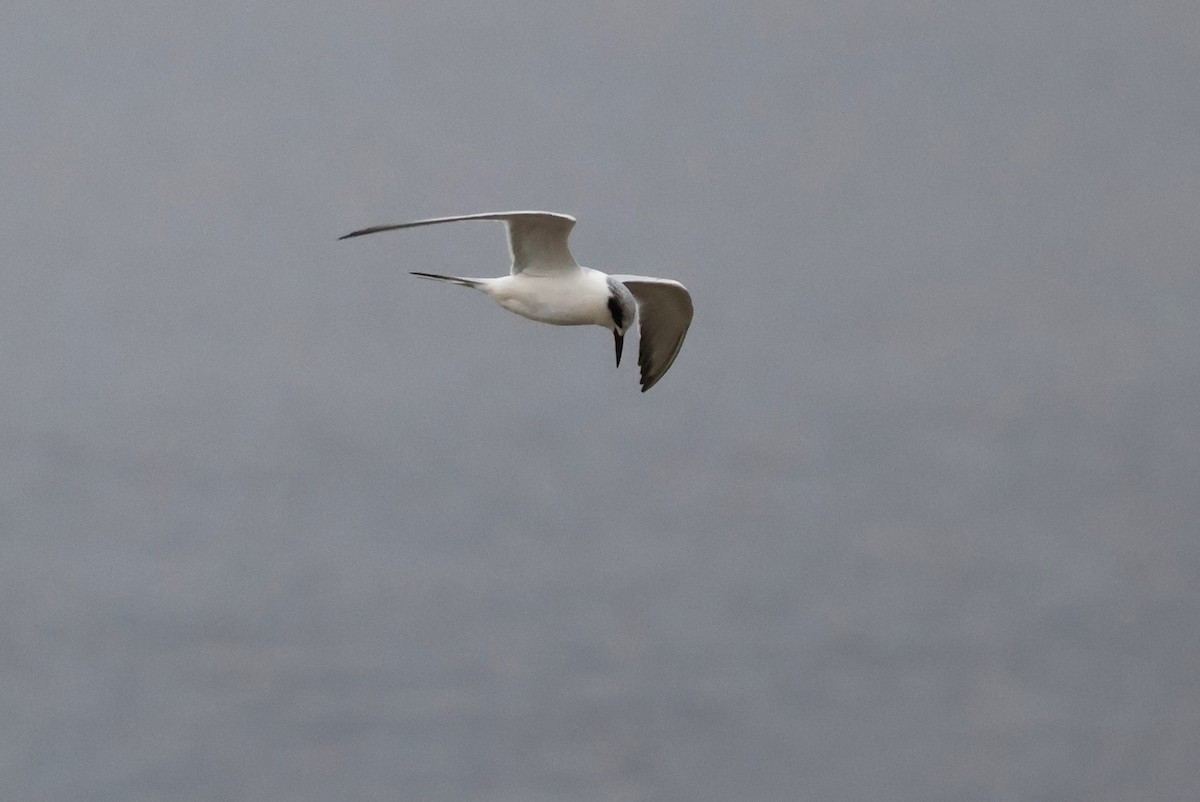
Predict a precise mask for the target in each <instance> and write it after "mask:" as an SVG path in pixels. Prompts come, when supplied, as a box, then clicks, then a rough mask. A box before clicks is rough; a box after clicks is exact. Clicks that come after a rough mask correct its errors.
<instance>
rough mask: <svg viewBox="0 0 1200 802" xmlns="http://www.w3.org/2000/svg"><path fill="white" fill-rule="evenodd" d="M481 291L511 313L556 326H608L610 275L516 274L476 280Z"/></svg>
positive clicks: (582, 270)
mask: <svg viewBox="0 0 1200 802" xmlns="http://www.w3.org/2000/svg"><path fill="white" fill-rule="evenodd" d="M475 281H478V282H479V284H480V286H479V289H481V290H483V291H484V292H486V293H487V294H488V295H490V296H491V298H492V300H493V301H495V302H496V303H498V304H500V306H502V307H504V308H505V309H507V310H508V311H510V312H515V313H517V314H518V315H520V316H521V317H527V318H529V319H530V320H537V321H540V322H542V323H552V324H554V325H555V326H590V325H595V326H604V327H605V328H607V327H608V325H609V322H610V321H611V319H612V318H611V314H610V312H609V309H608V298H609V295H610V294H611V293H610V292H609V288H608V275H607V274H605V273H601V272H600V271H599V270H593V269H592V268H590V267H578V268H576V269H575V270H564V271H561V272H558V273H554V274H552V275H547V276H534V275H530V274H527V273H517V274H516V275H514V276H501V277H499V278H489V279H475Z"/></svg>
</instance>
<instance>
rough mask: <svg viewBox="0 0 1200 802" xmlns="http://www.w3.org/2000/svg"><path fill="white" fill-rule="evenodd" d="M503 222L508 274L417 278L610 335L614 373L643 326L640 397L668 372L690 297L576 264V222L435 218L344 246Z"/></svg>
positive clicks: (646, 280) (547, 216)
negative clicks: (632, 332) (448, 226)
mask: <svg viewBox="0 0 1200 802" xmlns="http://www.w3.org/2000/svg"><path fill="white" fill-rule="evenodd" d="M459 220H501V221H503V222H504V223H505V224H506V225H507V226H508V247H509V251H510V252H511V254H512V267H511V268H510V269H509V275H507V276H500V277H499V278H462V277H461V276H442V275H439V274H436V273H418V272H415V271H414V272H413V275H414V276H420V277H421V278H427V279H433V280H434V281H447V282H450V283H451V284H458V285H460V286H463V287H471V288H472V289H476V290H482V291H483V292H485V293H487V294H488V295H489V296H490V297H491V299H492V300H493V301H495V302H496V303H497V304H499V305H500V306H502V307H504V308H505V309H507V310H508V311H510V312H516V313H517V314H518V315H520V316H521V317H527V318H529V319H530V320H538V321H541V322H542V323H552V324H554V325H556V326H600V327H602V328H606V329H608V330H610V331H611V332H612V333H613V339H614V341H615V342H616V349H617V367H620V366H621V349H622V347H623V346H624V343H625V332H627V331H629V329H630V328H632V327H633V323H634V320H635V319H636V320H638V322H639V334H640V337H641V339H640V342H639V344H638V366H639V367H640V368H641V374H642V392H643V393H644V392H646V391H647V390H649V389H650V388H651V387H653V386H654V385H655V384H657V383H658V380H659V379H661V378H662V377H663V375H664V374H665V373H666V372H667V370H669V369H670V367H671V365H672V364H673V363H674V362H675V357H676V356H678V355H679V349H680V347H682V346H683V338H684V336H685V335H686V334H687V330H688V326H689V325H690V324H691V322H692V297H691V296H690V295H689V294H688V291H687V289H686V288H685V287H684V286H683V285H682V284H680V283H679V282H678V281H672V280H671V279H665V278H653V277H651V276H627V275H611V276H610V275H608V274H607V273H602V272H600V271H599V270H593V269H592V268H590V267H583V266H581V265H579V264H578V263H577V262H576V261H575V258H574V257H573V256H571V251H570V249H569V248H568V247H567V238H568V237H569V236H570V234H571V229H572V228H573V227H574V225H575V218H574V217H571V216H570V215H567V214H558V213H556V212H494V213H486V214H466V215H460V216H458V217H435V218H432V219H429V220H414V221H413V222H411V223H397V224H395V225H386V226H372V227H371V228H363V229H360V230H358V231H352V232H350V233H349V234H346V235H345V236H344V237H339V239H350V238H351V237H361V236H362V235H364V234H376V233H378V232H380V231H395V230H396V229H400V228H415V227H417V226H429V225H433V224H435V223H453V222H457V221H459Z"/></svg>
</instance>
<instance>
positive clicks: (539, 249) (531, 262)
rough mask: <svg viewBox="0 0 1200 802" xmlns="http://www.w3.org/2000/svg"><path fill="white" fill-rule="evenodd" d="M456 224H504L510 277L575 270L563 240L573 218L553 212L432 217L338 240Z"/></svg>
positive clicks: (364, 230)
mask: <svg viewBox="0 0 1200 802" xmlns="http://www.w3.org/2000/svg"><path fill="white" fill-rule="evenodd" d="M459 220H503V221H504V222H505V223H506V224H508V248H509V251H510V252H511V253H512V268H511V270H510V272H511V273H512V274H513V275H516V274H517V273H530V274H532V275H545V274H547V273H555V272H557V271H560V270H570V269H571V268H574V267H578V265H577V264H576V262H575V257H573V256H571V249H570V248H568V247H567V238H568V237H569V236H570V235H571V228H572V227H573V226H574V225H575V218H574V217H571V216H570V215H569V214H558V213H556V212H488V213H485V214H464V215H460V216H458V217H434V218H432V219H429V220H414V221H413V222H411V223H397V224H395V225H387V226H372V227H370V228H364V229H360V230H358V231H352V232H350V233H349V234H347V235H345V236H344V237H339V238H338V239H350V238H351V237H361V236H362V235H363V234H376V233H378V232H380V231H395V230H396V229H398V228H416V227H417V226H431V225H433V224H434V223H454V222H457V221H459Z"/></svg>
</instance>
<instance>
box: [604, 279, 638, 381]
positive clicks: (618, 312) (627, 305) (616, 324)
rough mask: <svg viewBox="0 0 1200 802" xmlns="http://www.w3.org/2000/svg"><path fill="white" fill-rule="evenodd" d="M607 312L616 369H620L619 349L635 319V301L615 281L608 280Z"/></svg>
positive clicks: (626, 290)
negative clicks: (615, 355) (615, 357)
mask: <svg viewBox="0 0 1200 802" xmlns="http://www.w3.org/2000/svg"><path fill="white" fill-rule="evenodd" d="M608 292H609V295H608V312H609V317H610V318H611V321H610V323H609V328H610V329H612V333H613V341H614V342H615V343H616V346H617V367H621V349H622V348H623V347H624V345H625V332H627V331H629V328H630V327H631V326H633V321H634V318H636V317H637V301H635V300H634V299H633V293H631V292H630V291H629V290H628V288H626V286H625V285H624V284H622V283H621V282H619V281H617V280H616V279H613V278H610V279H609V280H608Z"/></svg>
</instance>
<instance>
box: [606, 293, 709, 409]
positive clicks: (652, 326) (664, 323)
mask: <svg viewBox="0 0 1200 802" xmlns="http://www.w3.org/2000/svg"><path fill="white" fill-rule="evenodd" d="M613 278H615V279H616V280H617V281H620V282H621V283H622V284H624V285H625V286H626V287H628V288H629V291H630V292H631V293H633V297H634V298H636V299H637V302H638V330H639V332H640V335H641V341H640V342H639V343H638V367H640V368H641V369H642V392H643V393H644V392H646V391H647V390H649V389H650V388H651V387H653V386H654V385H655V383H657V382H658V380H659V379H661V378H662V377H663V375H664V374H665V373H666V372H667V371H668V370H669V369H670V368H671V365H672V364H673V363H674V362H675V357H677V356H679V349H680V348H682V347H683V338H684V337H686V336H687V330H688V326H690V325H691V323H692V296H691V295H689V294H688V291H687V288H686V287H684V286H683V285H682V284H680V283H679V282H678V281H672V280H670V279H666V278H653V277H651V276H613Z"/></svg>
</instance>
